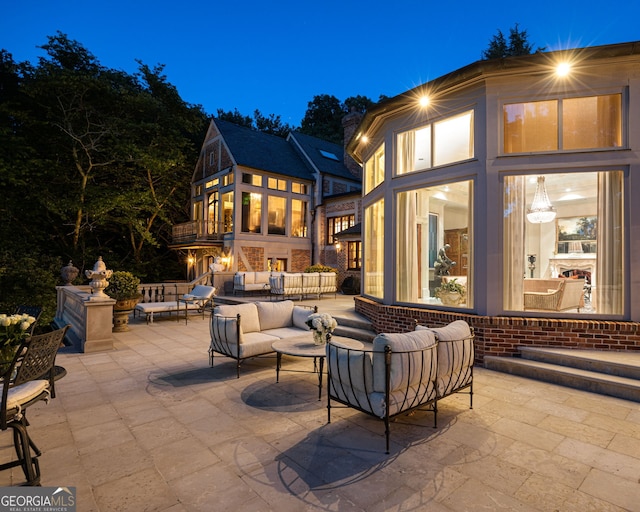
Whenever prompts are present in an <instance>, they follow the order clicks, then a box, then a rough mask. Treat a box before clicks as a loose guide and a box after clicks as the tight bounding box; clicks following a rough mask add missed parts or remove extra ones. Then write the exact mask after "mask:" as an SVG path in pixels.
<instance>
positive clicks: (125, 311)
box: [112, 297, 141, 332]
mask: <svg viewBox="0 0 640 512" xmlns="http://www.w3.org/2000/svg"><path fill="white" fill-rule="evenodd" d="M140 299H141V297H136V298H135V299H124V300H118V301H116V303H115V304H114V305H113V329H112V331H113V332H126V331H128V330H129V315H131V313H132V312H133V310H134V308H135V307H136V304H138V302H140Z"/></svg>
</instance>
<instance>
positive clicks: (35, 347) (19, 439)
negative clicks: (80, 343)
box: [0, 326, 69, 485]
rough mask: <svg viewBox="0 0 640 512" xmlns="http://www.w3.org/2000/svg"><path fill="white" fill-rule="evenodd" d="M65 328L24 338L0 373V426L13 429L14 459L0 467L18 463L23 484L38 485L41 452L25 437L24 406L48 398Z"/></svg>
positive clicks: (27, 436) (26, 424) (26, 433)
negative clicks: (22, 473)
mask: <svg viewBox="0 0 640 512" xmlns="http://www.w3.org/2000/svg"><path fill="white" fill-rule="evenodd" d="M68 328H69V326H65V327H63V328H62V329H58V330H56V331H53V332H49V333H47V334H41V335H38V336H31V337H30V338H27V339H26V340H25V341H24V342H23V343H22V345H20V347H19V348H18V350H17V352H16V356H15V357H14V358H13V361H12V362H11V364H10V365H9V368H8V369H7V370H6V371H5V372H4V374H3V375H2V376H1V377H0V388H1V392H2V409H1V410H0V430H7V429H9V428H11V429H13V445H14V448H15V452H16V456H17V460H12V461H10V462H6V463H3V464H0V471H4V470H5V469H10V468H13V467H17V466H21V467H22V471H23V472H24V475H25V478H26V482H25V483H24V485H40V465H39V462H38V457H39V456H40V455H41V454H42V453H41V451H40V450H39V449H38V447H37V446H36V445H35V443H34V442H33V441H32V440H31V438H30V437H29V433H28V431H27V426H28V425H29V422H28V421H27V418H26V409H27V408H28V407H30V406H31V405H33V404H35V403H37V402H39V401H40V400H45V401H47V402H48V401H49V398H50V397H51V391H50V390H51V387H52V385H53V381H54V378H55V369H54V368H55V360H56V354H57V352H58V348H59V347H60V344H61V343H62V339H63V338H64V335H65V333H66V331H67V329H68Z"/></svg>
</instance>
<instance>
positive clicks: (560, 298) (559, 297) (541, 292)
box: [524, 278, 584, 313]
mask: <svg viewBox="0 0 640 512" xmlns="http://www.w3.org/2000/svg"><path fill="white" fill-rule="evenodd" d="M582 307H584V280H583V279H563V278H560V279H536V278H528V279H525V280H524V309H525V311H526V310H541V311H565V310H567V309H577V310H578V313H579V312H580V308H582Z"/></svg>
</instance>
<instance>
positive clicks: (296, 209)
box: [291, 199, 307, 237]
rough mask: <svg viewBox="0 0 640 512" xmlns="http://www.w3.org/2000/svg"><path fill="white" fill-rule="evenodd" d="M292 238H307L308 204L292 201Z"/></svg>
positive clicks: (297, 200) (298, 200)
mask: <svg viewBox="0 0 640 512" xmlns="http://www.w3.org/2000/svg"><path fill="white" fill-rule="evenodd" d="M291 236H295V237H305V236H307V202H306V201H300V199H292V200H291Z"/></svg>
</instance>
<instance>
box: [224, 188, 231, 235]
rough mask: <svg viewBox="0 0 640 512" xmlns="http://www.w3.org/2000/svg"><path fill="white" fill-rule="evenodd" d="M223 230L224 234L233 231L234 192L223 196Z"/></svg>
mask: <svg viewBox="0 0 640 512" xmlns="http://www.w3.org/2000/svg"><path fill="white" fill-rule="evenodd" d="M222 229H223V233H231V232H232V231H233V191H231V192H227V193H226V194H222Z"/></svg>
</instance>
